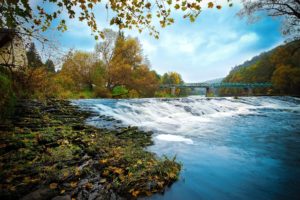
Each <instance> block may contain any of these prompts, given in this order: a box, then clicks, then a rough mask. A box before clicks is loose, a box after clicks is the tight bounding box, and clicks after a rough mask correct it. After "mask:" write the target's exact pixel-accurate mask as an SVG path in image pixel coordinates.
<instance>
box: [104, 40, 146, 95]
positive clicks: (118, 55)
mask: <svg viewBox="0 0 300 200" xmlns="http://www.w3.org/2000/svg"><path fill="white" fill-rule="evenodd" d="M142 60H143V57H142V52H141V46H140V44H139V43H138V41H137V40H136V39H134V38H124V36H123V35H120V36H119V37H118V39H117V41H116V45H115V48H114V52H113V57H112V59H111V63H110V68H109V69H108V77H107V78H108V81H107V83H108V84H107V87H108V88H109V89H110V90H112V89H113V88H114V87H115V86H122V85H125V86H127V85H128V84H129V83H130V81H131V77H132V72H133V71H134V70H135V69H136V68H138V67H139V66H141V64H142Z"/></svg>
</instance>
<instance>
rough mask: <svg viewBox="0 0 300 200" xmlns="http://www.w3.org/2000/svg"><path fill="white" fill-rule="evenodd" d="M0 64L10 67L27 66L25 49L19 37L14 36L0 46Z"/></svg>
mask: <svg viewBox="0 0 300 200" xmlns="http://www.w3.org/2000/svg"><path fill="white" fill-rule="evenodd" d="M0 64H1V65H5V66H10V67H11V68H12V69H19V68H20V67H25V66H27V57H26V50H25V47H24V43H23V40H22V38H21V37H19V36H14V37H13V39H12V40H10V41H8V42H7V43H6V44H5V45H4V46H3V47H1V48H0Z"/></svg>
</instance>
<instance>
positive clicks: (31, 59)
mask: <svg viewBox="0 0 300 200" xmlns="http://www.w3.org/2000/svg"><path fill="white" fill-rule="evenodd" d="M26 56H27V59H28V66H29V67H41V66H43V62H42V60H41V57H40V55H39V53H38V52H37V49H36V47H35V44H34V43H33V42H32V43H31V44H30V46H29V49H28V51H27V52H26Z"/></svg>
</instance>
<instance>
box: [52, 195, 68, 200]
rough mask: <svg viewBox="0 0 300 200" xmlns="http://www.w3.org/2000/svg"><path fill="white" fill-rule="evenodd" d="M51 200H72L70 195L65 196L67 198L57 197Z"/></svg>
mask: <svg viewBox="0 0 300 200" xmlns="http://www.w3.org/2000/svg"><path fill="white" fill-rule="evenodd" d="M51 200H71V197H70V195H65V196H56V197H54V198H52V199H51Z"/></svg>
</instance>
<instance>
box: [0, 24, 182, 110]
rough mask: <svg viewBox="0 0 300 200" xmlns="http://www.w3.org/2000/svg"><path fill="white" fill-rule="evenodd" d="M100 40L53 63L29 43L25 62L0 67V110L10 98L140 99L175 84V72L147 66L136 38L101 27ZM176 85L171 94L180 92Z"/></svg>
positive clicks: (162, 93)
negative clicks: (89, 48) (44, 59)
mask: <svg viewBox="0 0 300 200" xmlns="http://www.w3.org/2000/svg"><path fill="white" fill-rule="evenodd" d="M104 33H105V36H106V37H105V39H104V40H103V41H102V42H100V43H98V44H97V45H96V46H95V50H94V51H93V52H84V51H79V50H70V51H69V52H68V53H67V54H66V55H64V56H63V58H62V59H61V61H62V62H61V64H60V65H57V66H56V70H55V66H54V62H53V61H52V60H51V59H47V60H46V61H45V62H43V61H42V59H41V57H40V55H39V52H38V51H37V48H36V47H35V44H34V43H31V44H30V45H29V48H28V49H27V51H26V55H27V59H28V62H27V63H28V66H26V67H19V68H18V69H17V70H15V69H14V70H11V69H10V68H7V67H5V66H1V67H0V75H1V79H0V82H1V87H3V89H1V92H2V93H3V95H2V97H3V98H2V100H1V102H0V108H1V109H3V110H7V111H5V112H3V113H2V114H3V116H4V115H6V114H7V113H11V111H12V107H13V104H14V102H15V99H16V98H21V99H22V98H29V99H31V98H34V99H47V98H58V99H78V98H143V97H172V96H174V94H173V95H172V94H171V90H170V89H160V88H159V85H160V84H180V83H183V80H182V78H181V76H180V74H178V73H176V72H169V73H165V74H164V75H162V76H161V75H159V74H158V73H157V72H156V71H155V70H151V66H150V62H149V60H148V59H147V58H146V57H145V56H144V55H143V53H142V46H141V44H140V43H139V41H138V39H137V38H131V37H125V36H124V34H123V33H121V32H120V33H117V32H114V31H112V30H105V31H104ZM186 95H187V91H186V90H185V89H181V90H180V89H177V90H176V93H175V96H186Z"/></svg>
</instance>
